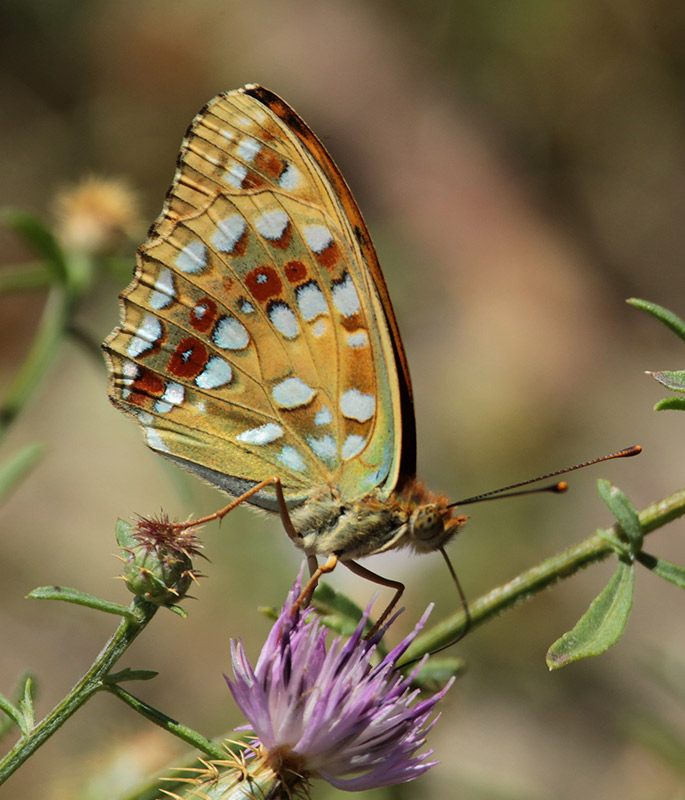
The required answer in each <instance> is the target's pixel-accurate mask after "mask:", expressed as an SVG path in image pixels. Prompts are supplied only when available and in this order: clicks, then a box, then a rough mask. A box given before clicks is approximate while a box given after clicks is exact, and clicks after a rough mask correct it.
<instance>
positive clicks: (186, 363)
mask: <svg viewBox="0 0 685 800" xmlns="http://www.w3.org/2000/svg"><path fill="white" fill-rule="evenodd" d="M207 357H208V356H207V348H206V347H205V346H204V345H203V344H202V342H200V341H198V340H197V339H194V338H193V337H192V336H187V337H186V338H185V339H183V340H181V341H180V342H179V343H178V346H177V347H176V349H175V350H174V352H173V353H172V355H171V358H170V359H169V364H168V365H167V369H168V371H169V372H170V373H171V374H172V375H174V376H176V377H177V378H190V379H192V378H196V377H197V376H198V375H199V374H200V373H201V372H202V370H203V369H204V368H205V365H206V364H207Z"/></svg>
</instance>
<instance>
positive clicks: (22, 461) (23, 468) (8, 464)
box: [0, 444, 44, 502]
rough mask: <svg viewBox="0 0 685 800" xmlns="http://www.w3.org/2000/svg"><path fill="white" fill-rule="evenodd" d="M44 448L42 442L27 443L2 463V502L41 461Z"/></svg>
mask: <svg viewBox="0 0 685 800" xmlns="http://www.w3.org/2000/svg"><path fill="white" fill-rule="evenodd" d="M43 449H44V448H43V446H42V445H40V444H29V445H26V447H22V448H21V450H18V451H17V452H16V453H13V454H12V455H11V456H10V457H9V458H6V459H5V460H4V461H3V463H2V464H0V502H2V501H3V500H4V498H5V496H6V495H8V494H9V493H10V492H11V491H12V489H14V487H15V486H16V485H17V484H19V483H20V482H21V481H22V480H23V479H24V478H25V477H26V475H28V473H29V472H31V470H32V469H33V468H34V466H35V465H36V464H37V463H38V461H40V458H41V456H42V455H43Z"/></svg>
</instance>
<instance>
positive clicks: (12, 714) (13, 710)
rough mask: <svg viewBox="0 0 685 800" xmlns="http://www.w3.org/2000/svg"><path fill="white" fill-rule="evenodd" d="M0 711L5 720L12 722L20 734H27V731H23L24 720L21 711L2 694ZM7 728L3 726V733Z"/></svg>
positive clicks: (0, 695) (0, 696)
mask: <svg viewBox="0 0 685 800" xmlns="http://www.w3.org/2000/svg"><path fill="white" fill-rule="evenodd" d="M0 711H2V712H3V713H4V714H6V715H7V719H10V720H12V722H14V724H15V725H16V726H17V727H18V728H19V730H20V731H21V732H22V733H27V732H28V730H26V729H24V718H23V716H22V713H21V711H20V710H19V709H18V708H17V707H16V706H15V705H14V704H13V703H11V702H10V701H9V699H8V698H7V697H5V695H4V694H0ZM7 727H8V726H6V725H3V733H4V730H5V729H6V728H7Z"/></svg>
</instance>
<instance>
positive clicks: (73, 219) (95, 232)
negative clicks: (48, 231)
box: [55, 176, 140, 255]
mask: <svg viewBox="0 0 685 800" xmlns="http://www.w3.org/2000/svg"><path fill="white" fill-rule="evenodd" d="M138 206H139V202H138V196H137V194H136V193H135V192H134V191H133V190H132V189H131V188H130V187H129V186H128V184H127V183H126V182H125V181H124V180H120V179H116V178H104V177H100V176H91V177H88V178H84V179H83V180H82V181H81V182H80V183H78V184H75V185H73V186H68V187H65V188H64V189H63V190H62V191H61V192H60V193H59V194H58V195H57V197H56V198H55V216H56V218H57V219H56V222H57V236H58V238H59V239H60V241H61V242H62V244H63V245H64V246H65V247H66V248H67V249H68V250H74V251H76V252H82V253H87V254H90V255H102V254H107V253H109V252H111V251H112V250H113V249H114V248H115V247H116V246H117V245H118V244H119V243H120V242H121V241H123V239H124V237H126V236H134V235H136V234H137V232H138V228H139V227H140V221H139V213H138Z"/></svg>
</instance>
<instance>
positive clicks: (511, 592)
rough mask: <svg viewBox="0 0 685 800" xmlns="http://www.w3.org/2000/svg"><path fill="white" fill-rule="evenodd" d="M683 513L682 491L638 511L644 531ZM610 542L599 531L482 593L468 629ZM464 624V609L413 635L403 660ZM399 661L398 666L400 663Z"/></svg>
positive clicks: (453, 635) (585, 562) (445, 640)
mask: <svg viewBox="0 0 685 800" xmlns="http://www.w3.org/2000/svg"><path fill="white" fill-rule="evenodd" d="M684 514H685V490H683V491H680V492H676V493H675V494H672V495H671V496H670V497H666V498H664V499H663V500H660V501H658V502H656V503H653V504H652V505H651V506H648V507H647V508H646V509H645V510H644V511H641V512H640V515H639V516H640V523H641V524H642V529H643V531H644V533H645V535H646V534H648V533H651V532H652V531H655V530H656V529H657V528H661V527H662V526H663V525H666V524H667V523H668V522H671V521H672V520H674V519H677V518H678V517H681V516H683V515H684ZM607 533H609V534H611V535H613V536H614V537H617V536H620V535H621V530H620V528H619V526H618V524H616V525H614V526H613V527H612V528H610V529H609V530H608V531H607ZM614 552H615V551H614V549H613V548H612V546H611V544H610V543H609V542H607V540H606V539H603V538H602V537H601V536H600V535H599V534H595V535H594V536H590V537H589V538H588V539H585V540H584V541H583V542H581V543H580V544H577V545H575V546H573V547H569V548H568V549H567V550H564V551H563V552H561V553H559V554H558V555H555V556H552V557H551V558H549V559H547V560H545V561H543V562H542V563H541V564H538V565H537V566H535V567H532V568H531V569H529V570H527V571H526V572H522V573H521V574H520V575H517V576H516V577H515V578H513V579H512V580H510V581H509V582H508V583H505V584H504V585H502V586H498V587H497V588H496V589H493V590H492V591H490V592H488V593H487V594H484V595H482V596H481V597H479V598H478V599H477V600H475V601H473V602H472V603H471V602H469V606H468V609H469V610H468V630H473V629H474V628H477V627H478V626H480V625H483V623H485V622H487V621H488V620H490V619H492V617H495V616H497V615H498V614H501V613H502V612H503V611H507V610H508V609H510V608H513V607H514V606H516V605H518V604H519V603H522V602H523V601H524V600H529V599H530V598H531V597H533V596H534V595H536V594H537V593H538V592H540V591H542V590H543V589H546V588H547V587H548V586H552V585H553V584H554V583H557V581H560V580H562V579H563V578H568V577H570V576H571V575H573V574H574V573H576V572H578V571H579V570H581V569H583V568H584V567H587V566H589V565H590V564H594V563H595V562H597V561H603V560H604V559H606V558H608V557H609V556H611V555H613V554H614ZM466 627H467V616H466V612H465V611H464V610H461V611H458V612H457V613H456V614H452V615H451V616H450V617H448V618H447V619H445V620H443V621H442V622H440V623H438V624H437V625H435V626H433V627H432V628H431V629H430V630H428V631H426V632H425V633H424V634H423V635H421V636H419V637H417V638H416V640H415V641H414V642H413V643H412V645H411V647H410V648H409V649H408V650H407V652H406V653H405V655H404V658H403V659H402V663H406V662H409V661H414V660H415V659H417V658H420V657H421V656H422V655H424V654H425V653H431V652H434V651H435V650H438V649H439V648H440V647H443V646H445V645H448V644H450V643H451V642H454V641H455V640H457V639H458V638H459V636H460V634H462V632H463V631H464V629H465V628H466ZM402 663H400V664H399V666H400V667H401V666H402Z"/></svg>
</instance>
